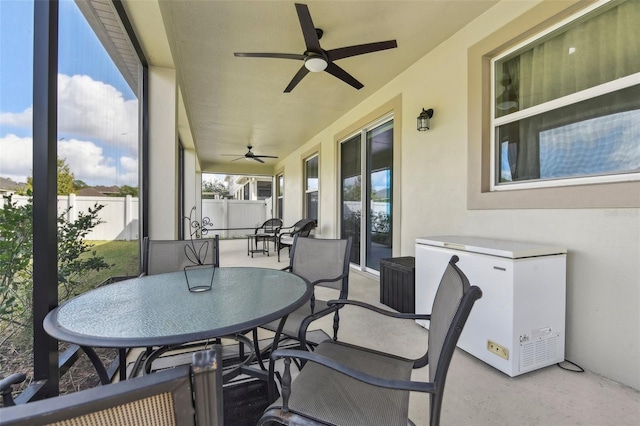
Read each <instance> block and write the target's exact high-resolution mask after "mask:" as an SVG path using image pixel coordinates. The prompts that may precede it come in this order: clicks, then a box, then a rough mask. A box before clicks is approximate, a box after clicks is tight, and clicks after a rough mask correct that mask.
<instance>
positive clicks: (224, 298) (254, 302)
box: [44, 267, 312, 348]
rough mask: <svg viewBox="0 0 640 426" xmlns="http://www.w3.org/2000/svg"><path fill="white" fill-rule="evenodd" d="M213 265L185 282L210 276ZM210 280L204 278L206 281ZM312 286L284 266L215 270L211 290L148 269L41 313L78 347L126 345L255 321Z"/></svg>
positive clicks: (185, 337) (287, 308)
mask: <svg viewBox="0 0 640 426" xmlns="http://www.w3.org/2000/svg"><path fill="white" fill-rule="evenodd" d="M211 271H212V269H211V268H206V269H198V270H190V271H189V272H188V274H189V282H190V283H192V280H202V281H205V280H206V281H208V282H211ZM208 282H207V284H208ZM311 291H312V288H311V285H310V284H309V282H308V281H306V280H305V279H303V278H301V277H298V276H297V275H294V274H291V273H289V272H285V271H280V270H277V269H266V268H247V267H237V268H216V269H215V274H214V277H213V283H212V288H211V290H208V291H202V292H190V291H189V289H188V286H187V280H186V277H185V273H184V271H179V272H172V273H167V274H158V275H149V276H143V277H139V278H134V279H130V280H126V281H120V282H117V283H114V284H109V285H107V286H104V287H100V288H97V289H95V290H91V291H88V292H86V293H83V294H81V295H79V296H76V297H75V298H73V299H70V300H68V301H67V302H65V303H63V304H61V305H60V306H58V307H57V308H55V309H53V310H52V311H51V312H49V314H48V315H47V316H46V317H45V319H44V329H45V331H46V332H47V333H48V334H49V335H51V336H52V337H54V338H56V339H58V340H63V341H66V342H70V343H75V344H78V345H83V346H93V347H108V348H131V347H146V346H160V345H172V344H181V343H187V342H192V341H197V340H201V339H210V338H214V337H222V336H226V335H229V334H233V333H240V332H243V331H246V330H248V329H251V328H254V327H258V326H260V325H262V324H266V323H268V322H271V321H273V320H276V319H278V318H282V317H283V316H285V315H287V314H289V313H290V312H293V311H294V310H295V309H297V308H298V307H300V306H302V305H303V304H304V303H305V302H306V301H307V300H308V299H309V298H310V296H311Z"/></svg>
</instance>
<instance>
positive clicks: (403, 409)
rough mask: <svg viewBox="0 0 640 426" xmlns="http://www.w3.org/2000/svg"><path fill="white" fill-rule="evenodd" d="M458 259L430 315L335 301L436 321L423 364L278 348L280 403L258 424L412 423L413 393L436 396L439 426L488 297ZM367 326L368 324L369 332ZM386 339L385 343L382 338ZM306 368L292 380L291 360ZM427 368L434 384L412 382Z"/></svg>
mask: <svg viewBox="0 0 640 426" xmlns="http://www.w3.org/2000/svg"><path fill="white" fill-rule="evenodd" d="M457 261H458V257H457V256H453V257H452V258H451V260H450V261H449V264H448V265H447V268H446V270H445V272H444V275H443V277H442V280H441V281H440V284H439V287H438V290H437V293H436V296H435V299H434V302H433V307H432V311H431V314H407V313H397V312H391V311H387V310H383V309H380V308H378V307H376V306H372V305H369V304H366V303H364V302H359V301H355V300H336V301H330V302H329V303H328V305H329V306H343V305H351V306H354V307H358V308H366V309H369V310H371V311H373V312H375V313H377V314H383V315H387V316H389V317H391V318H403V319H427V320H430V327H429V336H428V348H427V351H426V352H425V354H424V355H423V356H422V357H420V358H418V359H407V358H402V357H399V356H395V355H391V354H387V353H384V352H379V351H374V350H371V349H369V348H365V347H362V346H355V345H350V344H347V343H342V342H336V341H333V340H326V341H324V342H322V343H320V344H319V345H318V346H317V347H316V349H315V351H314V352H308V351H302V350H291V349H278V350H276V351H274V352H273V353H272V354H271V362H270V368H269V380H270V383H271V385H272V386H273V385H274V369H273V368H272V367H271V365H273V364H274V363H275V361H276V360H278V359H280V358H284V372H283V375H282V386H281V395H282V396H281V397H280V398H279V399H278V400H277V401H275V402H274V403H273V404H272V405H271V406H270V407H268V408H267V410H266V411H265V412H264V414H263V415H262V417H261V418H260V421H259V422H258V424H259V425H263V424H266V423H268V422H272V421H275V422H279V423H283V424H305V425H311V424H322V425H326V424H332V425H367V426H373V425H381V426H393V425H402V426H406V425H408V424H413V423H411V422H410V420H409V418H408V413H409V394H410V392H412V391H414V392H426V393H429V394H430V424H431V425H432V426H434V425H438V424H439V422H440V411H441V408H442V398H443V395H444V385H445V380H446V377H447V372H448V369H449V365H450V362H451V358H452V356H453V353H454V350H455V348H456V343H457V341H458V338H459V336H460V333H461V332H462V329H463V327H464V324H465V322H466V320H467V318H468V316H469V313H470V312H471V308H472V307H473V304H474V303H475V301H476V300H477V299H479V298H480V297H481V296H482V291H481V290H480V288H478V287H476V286H471V285H470V284H469V281H468V280H467V277H466V276H465V275H464V274H463V273H462V271H460V269H458V267H457V266H456V265H455V263H456V262H457ZM365 326H366V325H365ZM383 337H384V336H381V338H383ZM292 358H297V359H298V360H303V361H305V362H306V364H305V365H304V367H303V368H302V369H301V371H300V372H299V374H298V375H297V377H296V378H295V380H293V382H292V380H291V371H290V368H291V367H290V366H291V359H292ZM426 365H428V367H429V382H417V381H412V380H411V372H412V370H413V369H414V368H421V367H424V366H426Z"/></svg>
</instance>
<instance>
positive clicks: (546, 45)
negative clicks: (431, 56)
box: [496, 1, 640, 181]
mask: <svg viewBox="0 0 640 426" xmlns="http://www.w3.org/2000/svg"><path fill="white" fill-rule="evenodd" d="M639 22H640V2H638V1H626V2H623V3H619V2H612V4H611V5H609V7H608V8H607V7H605V8H604V10H601V11H599V14H598V15H597V16H593V14H588V15H585V17H583V18H582V19H581V20H579V21H577V22H576V23H574V24H573V25H572V26H570V27H569V28H568V29H563V30H562V32H560V33H557V32H556V33H551V34H550V35H548V36H547V37H545V38H544V39H542V40H541V41H540V43H539V44H537V45H535V46H534V47H528V48H527V49H528V50H526V51H524V52H516V55H517V56H515V57H513V56H512V57H511V58H507V59H506V60H505V61H504V62H503V63H502V64H499V63H498V64H497V70H499V71H500V75H499V77H500V83H501V84H502V85H503V86H504V90H505V92H506V91H507V90H512V91H513V92H514V96H515V99H516V102H517V104H516V105H515V106H513V107H512V108H511V109H509V110H508V111H502V113H501V112H500V111H498V109H497V110H496V115H497V116H500V115H505V114H509V113H512V112H514V111H519V110H524V109H526V108H530V107H532V106H535V105H539V104H542V103H545V102H548V101H551V100H554V99H557V98H560V97H563V96H566V95H569V94H572V93H576V92H579V91H582V90H585V89H589V88H591V87H595V86H598V85H600V84H603V83H606V82H609V81H613V80H616V79H619V78H621V77H625V76H628V75H631V74H634V73H637V72H640V43H639V42H638V40H640V30H639V29H638V28H640V25H639V24H638V23H639ZM497 77H498V76H497ZM508 85H511V87H508ZM496 87H498V86H497V85H496ZM505 92H503V93H505ZM501 96H502V95H501ZM603 100H604V101H603V102H600V103H596V104H595V105H593V104H592V105H591V106H592V107H595V108H596V113H595V114H594V110H592V109H582V110H581V109H580V108H573V109H572V111H571V113H572V115H571V116H568V115H567V112H568V111H567V110H566V109H565V108H560V109H558V110H556V111H551V112H547V113H544V114H541V115H538V116H534V117H530V118H527V119H524V120H520V121H518V122H513V123H508V124H506V125H504V126H501V127H500V129H499V136H498V141H499V143H504V142H507V143H508V162H509V168H510V172H511V178H512V180H514V181H515V180H527V179H538V178H540V160H539V158H540V153H539V142H540V141H539V134H540V132H541V131H543V130H545V129H549V128H552V126H558V125H560V124H559V123H563V122H564V123H565V124H566V123H567V122H569V123H575V122H580V121H584V120H586V119H589V118H592V117H593V116H606V115H609V114H612V113H614V112H618V110H619V106H620V104H614V103H611V102H610V101H611V100H612V99H611V98H603ZM607 101H609V102H607ZM620 102H623V103H625V104H627V107H628V102H624V101H623V100H622V99H620ZM635 108H636V109H637V108H638V102H637V101H636V102H635ZM499 146H501V145H499Z"/></svg>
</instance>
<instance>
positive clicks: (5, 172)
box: [0, 134, 33, 182]
mask: <svg viewBox="0 0 640 426" xmlns="http://www.w3.org/2000/svg"><path fill="white" fill-rule="evenodd" d="M32 157H33V144H32V143H31V138H30V137H26V138H21V137H18V136H16V135H13V134H8V135H6V136H3V137H1V138H0V176H2V177H6V178H10V179H13V180H14V181H16V182H26V181H27V176H30V175H31V169H32V167H33V166H32V160H31V159H32Z"/></svg>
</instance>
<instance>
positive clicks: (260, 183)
mask: <svg viewBox="0 0 640 426" xmlns="http://www.w3.org/2000/svg"><path fill="white" fill-rule="evenodd" d="M227 178H228V182H229V194H231V195H233V198H234V199H236V200H266V199H268V198H271V193H272V178H271V177H270V176H228V177H227Z"/></svg>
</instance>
